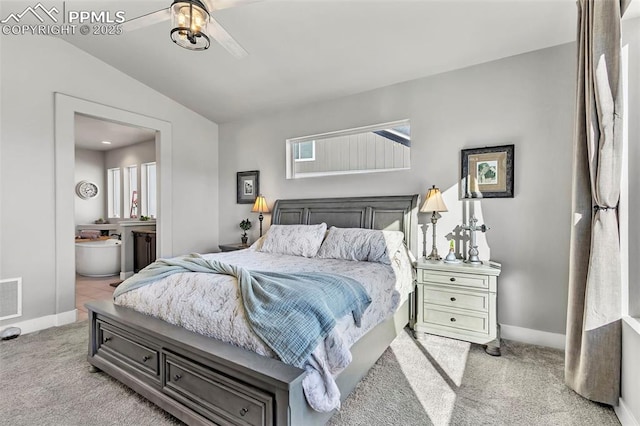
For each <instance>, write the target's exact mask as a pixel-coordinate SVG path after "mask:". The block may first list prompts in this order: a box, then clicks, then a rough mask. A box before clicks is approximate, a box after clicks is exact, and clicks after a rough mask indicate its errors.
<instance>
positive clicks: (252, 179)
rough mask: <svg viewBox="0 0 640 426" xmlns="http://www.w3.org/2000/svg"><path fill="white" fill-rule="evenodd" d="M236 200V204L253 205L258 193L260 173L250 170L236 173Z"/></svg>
mask: <svg viewBox="0 0 640 426" xmlns="http://www.w3.org/2000/svg"><path fill="white" fill-rule="evenodd" d="M236 179H237V185H238V188H237V198H236V202H237V203H238V204H253V203H254V202H255V201H256V197H257V196H258V194H259V193H260V171H258V170H251V171H248V172H238V173H237V178H236Z"/></svg>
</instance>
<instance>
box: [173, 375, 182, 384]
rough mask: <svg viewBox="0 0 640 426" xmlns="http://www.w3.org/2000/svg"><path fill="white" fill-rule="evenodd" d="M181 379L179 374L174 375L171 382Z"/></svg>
mask: <svg viewBox="0 0 640 426" xmlns="http://www.w3.org/2000/svg"><path fill="white" fill-rule="evenodd" d="M180 379H182V376H181V375H179V374H176V375H175V376H173V381H174V382H177V381H178V380H180Z"/></svg>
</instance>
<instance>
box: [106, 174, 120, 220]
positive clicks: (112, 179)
mask: <svg viewBox="0 0 640 426" xmlns="http://www.w3.org/2000/svg"><path fill="white" fill-rule="evenodd" d="M107 197H108V199H107V210H108V212H107V213H108V214H107V216H108V217H120V168H115V169H108V170H107Z"/></svg>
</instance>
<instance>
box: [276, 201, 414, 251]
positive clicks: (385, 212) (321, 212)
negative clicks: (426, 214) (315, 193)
mask: <svg viewBox="0 0 640 426" xmlns="http://www.w3.org/2000/svg"><path fill="white" fill-rule="evenodd" d="M417 205H418V195H417V194H415V195H391V196H381V197H354V198H311V199H302V200H277V201H276V202H275V204H274V206H273V211H272V212H271V213H272V215H271V224H272V225H294V224H303V225H314V224H318V223H322V222H324V223H326V224H327V226H328V227H330V226H336V227H338V228H366V229H387V230H391V231H402V232H404V235H405V242H406V243H407V246H408V247H409V249H410V250H411V251H413V252H414V253H416V249H417V238H418V237H417V226H418V223H417Z"/></svg>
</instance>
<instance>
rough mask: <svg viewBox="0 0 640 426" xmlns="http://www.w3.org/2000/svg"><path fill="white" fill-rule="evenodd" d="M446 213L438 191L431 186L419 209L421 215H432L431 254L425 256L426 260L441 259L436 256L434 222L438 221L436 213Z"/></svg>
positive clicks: (445, 207)
mask: <svg viewBox="0 0 640 426" xmlns="http://www.w3.org/2000/svg"><path fill="white" fill-rule="evenodd" d="M446 211H447V206H446V205H445V204H444V200H443V199H442V194H441V193H440V189H438V188H436V186H435V185H433V186H432V187H431V188H429V191H428V192H427V197H426V199H425V200H424V203H423V204H422V207H420V212H421V213H426V212H433V214H432V215H431V223H432V227H433V247H432V248H431V254H430V255H429V256H427V259H428V260H441V259H442V258H441V257H440V256H438V248H437V247H436V222H437V221H438V213H439V212H446Z"/></svg>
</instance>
